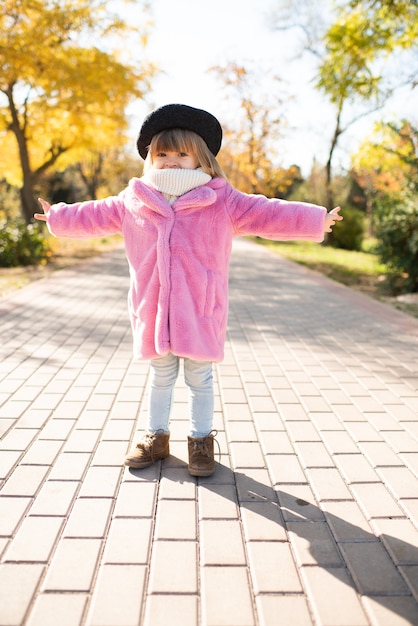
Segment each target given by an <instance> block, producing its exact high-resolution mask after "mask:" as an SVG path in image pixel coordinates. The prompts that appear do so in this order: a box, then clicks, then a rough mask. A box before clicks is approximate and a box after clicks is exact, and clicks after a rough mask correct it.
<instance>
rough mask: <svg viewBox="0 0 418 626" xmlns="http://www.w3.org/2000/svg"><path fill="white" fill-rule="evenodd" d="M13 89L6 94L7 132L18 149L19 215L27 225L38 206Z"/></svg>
mask: <svg viewBox="0 0 418 626" xmlns="http://www.w3.org/2000/svg"><path fill="white" fill-rule="evenodd" d="M13 87H14V85H13V84H12V85H10V86H9V88H8V90H7V92H6V95H7V98H8V101H9V110H10V114H11V117H12V121H11V123H10V125H9V130H11V131H12V133H13V134H14V136H15V137H16V141H17V145H18V149H19V158H20V165H21V168H22V177H23V185H22V188H21V189H20V202H21V213H22V217H23V219H24V220H25V222H26V223H27V224H29V223H30V222H31V221H32V220H33V214H34V213H35V211H36V210H37V208H38V205H37V203H36V200H35V198H34V194H33V173H32V171H31V167H30V160H29V151H28V144H27V141H26V136H25V130H26V129H25V126H26V111H25V114H24V115H23V121H22V122H21V120H20V119H19V114H18V111H17V107H16V104H15V101H14V98H13Z"/></svg>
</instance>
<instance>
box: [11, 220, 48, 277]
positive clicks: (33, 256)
mask: <svg viewBox="0 0 418 626" xmlns="http://www.w3.org/2000/svg"><path fill="white" fill-rule="evenodd" d="M50 256H51V246H50V242H49V236H48V232H47V231H46V230H45V227H44V226H43V225H41V224H29V225H27V224H25V222H24V221H23V220H15V221H13V222H11V221H9V222H6V221H4V222H2V223H0V267H19V266H21V265H39V264H42V263H46V261H47V260H48V258H49V257H50Z"/></svg>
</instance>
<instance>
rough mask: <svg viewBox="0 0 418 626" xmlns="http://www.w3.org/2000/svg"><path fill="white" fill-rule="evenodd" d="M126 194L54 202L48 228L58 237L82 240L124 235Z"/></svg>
mask: <svg viewBox="0 0 418 626" xmlns="http://www.w3.org/2000/svg"><path fill="white" fill-rule="evenodd" d="M123 193H124V192H122V193H121V194H120V195H119V196H111V197H109V198H105V199H104V200H88V201H86V202H76V203H75V204H65V203H64V202H59V203H58V204H53V205H52V206H51V209H50V210H49V212H48V218H47V224H48V229H49V231H50V232H51V233H52V234H53V235H55V237H74V238H80V239H84V238H88V237H104V236H107V235H115V234H121V233H122V222H123V216H124V212H125V206H124V203H123Z"/></svg>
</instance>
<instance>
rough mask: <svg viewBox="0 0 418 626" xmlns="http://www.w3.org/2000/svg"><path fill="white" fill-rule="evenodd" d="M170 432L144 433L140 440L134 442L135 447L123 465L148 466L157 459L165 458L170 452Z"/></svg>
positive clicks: (140, 467)
mask: <svg viewBox="0 0 418 626" xmlns="http://www.w3.org/2000/svg"><path fill="white" fill-rule="evenodd" d="M169 439H170V433H165V432H164V431H161V432H156V433H145V434H144V436H143V438H142V440H141V441H140V442H139V443H137V444H136V446H135V448H134V449H133V450H132V452H130V454H128V456H127V457H126V459H125V465H127V466H128V467H133V468H135V469H142V468H143V467H148V466H149V465H152V464H153V463H155V461H158V460H159V459H165V457H166V456H168V455H169V454H170V444H169Z"/></svg>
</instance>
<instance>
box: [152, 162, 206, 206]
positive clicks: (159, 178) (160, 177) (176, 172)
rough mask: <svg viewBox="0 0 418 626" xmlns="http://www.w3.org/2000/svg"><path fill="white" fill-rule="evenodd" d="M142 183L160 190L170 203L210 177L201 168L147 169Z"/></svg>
mask: <svg viewBox="0 0 418 626" xmlns="http://www.w3.org/2000/svg"><path fill="white" fill-rule="evenodd" d="M142 180H143V181H144V183H146V184H148V185H150V186H151V187H154V189H157V191H160V192H161V193H162V194H163V195H164V197H165V198H166V199H167V200H168V202H169V203H170V204H173V202H175V201H176V200H177V198H178V197H179V196H182V195H183V194H185V193H187V192H188V191H191V190H192V189H195V187H200V186H201V185H205V184H206V183H208V182H209V181H210V180H212V177H211V176H210V175H209V174H206V173H205V172H204V171H203V170H202V169H201V168H198V169H196V170H187V169H179V168H173V169H165V170H149V171H148V172H147V173H146V174H145V175H144V176H143V177H142Z"/></svg>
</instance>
